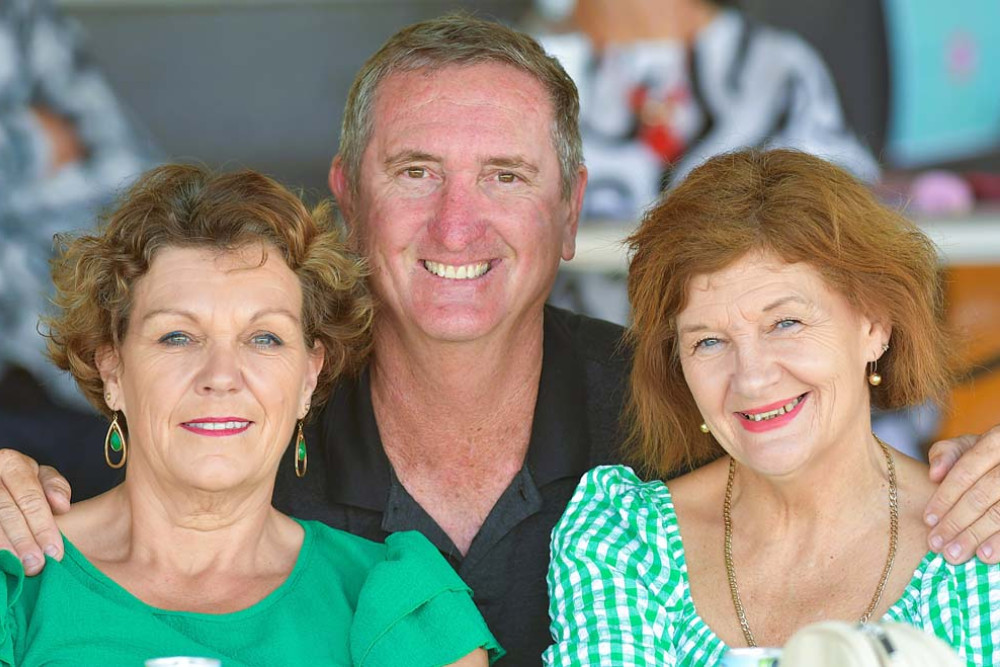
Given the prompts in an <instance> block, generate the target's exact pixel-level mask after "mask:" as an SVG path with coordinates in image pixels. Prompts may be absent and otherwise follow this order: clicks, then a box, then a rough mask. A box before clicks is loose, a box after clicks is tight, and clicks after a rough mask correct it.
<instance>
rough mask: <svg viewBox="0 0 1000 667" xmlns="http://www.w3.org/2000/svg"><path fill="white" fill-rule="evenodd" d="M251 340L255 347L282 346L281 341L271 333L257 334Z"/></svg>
mask: <svg viewBox="0 0 1000 667" xmlns="http://www.w3.org/2000/svg"><path fill="white" fill-rule="evenodd" d="M251 340H252V341H253V344H254V345H256V346H257V347H278V346H279V345H282V342H281V339H280V338H278V337H277V336H275V335H274V334H272V333H262V334H257V335H256V336H254V337H253V338H252V339H251Z"/></svg>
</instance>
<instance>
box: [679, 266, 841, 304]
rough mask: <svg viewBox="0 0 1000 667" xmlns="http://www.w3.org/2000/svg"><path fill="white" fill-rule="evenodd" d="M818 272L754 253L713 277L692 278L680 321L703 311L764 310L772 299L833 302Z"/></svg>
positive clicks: (832, 295) (708, 274)
mask: <svg viewBox="0 0 1000 667" xmlns="http://www.w3.org/2000/svg"><path fill="white" fill-rule="evenodd" d="M836 296H837V295H836V294H835V293H834V292H833V291H832V290H831V289H830V288H829V287H828V286H827V284H826V281H825V280H824V279H823V277H822V275H821V274H820V273H819V271H817V270H816V268H814V267H813V266H811V265H809V264H805V263H802V262H798V263H795V264H789V263H787V262H785V261H783V260H782V259H780V258H779V257H776V256H774V255H771V254H763V253H753V254H751V255H747V256H744V257H743V258H741V259H739V260H737V261H736V262H734V263H732V264H730V265H729V266H727V267H725V268H722V269H720V270H718V271H714V272H712V273H700V274H697V275H695V276H693V277H692V278H691V281H690V283H689V284H688V289H687V299H686V305H685V308H684V309H683V310H682V311H681V313H680V314H679V315H678V319H679V320H684V319H686V318H687V317H690V316H694V315H696V314H698V313H699V312H700V311H702V310H703V309H706V308H713V307H728V306H751V307H752V306H754V305H757V306H760V307H766V306H767V305H768V304H769V303H770V302H772V301H774V300H775V299H781V298H784V297H797V298H798V299H800V300H802V301H806V302H817V301H826V300H828V299H830V298H836Z"/></svg>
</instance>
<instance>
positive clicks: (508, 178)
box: [497, 171, 517, 183]
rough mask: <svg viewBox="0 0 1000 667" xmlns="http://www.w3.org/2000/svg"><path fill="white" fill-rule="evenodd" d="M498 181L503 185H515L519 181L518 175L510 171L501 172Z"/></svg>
mask: <svg viewBox="0 0 1000 667" xmlns="http://www.w3.org/2000/svg"><path fill="white" fill-rule="evenodd" d="M497 180H498V181H500V182H501V183H514V182H516V181H517V174H514V173H511V172H509V171H501V172H500V173H499V174H497Z"/></svg>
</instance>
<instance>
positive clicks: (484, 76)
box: [370, 63, 554, 154]
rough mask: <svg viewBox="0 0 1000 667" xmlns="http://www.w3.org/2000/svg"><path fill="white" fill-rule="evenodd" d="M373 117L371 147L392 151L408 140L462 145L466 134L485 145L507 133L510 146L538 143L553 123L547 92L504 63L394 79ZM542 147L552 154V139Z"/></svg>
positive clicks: (378, 99) (422, 72)
mask: <svg viewBox="0 0 1000 667" xmlns="http://www.w3.org/2000/svg"><path fill="white" fill-rule="evenodd" d="M373 114H374V119H373V130H372V137H371V142H370V144H378V145H379V146H380V147H383V148H384V147H386V146H387V145H388V147H389V148H390V149H391V148H394V147H395V146H394V144H397V143H406V142H407V141H410V142H420V141H431V142H433V141H442V140H444V139H446V138H452V139H463V140H464V139H468V138H469V137H466V136H464V135H463V133H464V132H466V131H470V132H471V131H475V130H478V131H477V132H475V134H476V136H479V137H481V138H483V139H484V140H485V139H488V138H490V137H492V136H494V135H501V134H503V133H506V134H507V135H508V137H509V141H511V142H516V141H517V139H518V137H519V136H521V135H531V136H532V137H533V139H534V140H535V141H537V139H538V137H539V135H541V134H542V133H544V134H546V135H548V134H550V133H551V128H552V124H553V111H552V104H551V102H550V100H549V95H548V93H547V91H546V90H545V87H544V86H543V85H542V84H541V83H540V82H539V81H538V80H537V79H535V78H534V77H533V76H531V75H530V74H528V73H526V72H524V71H522V70H519V69H517V68H515V67H513V66H510V65H505V64H502V63H479V64H475V65H462V66H459V65H454V66H448V67H444V68H441V69H435V70H426V69H422V70H415V71H412V72H401V73H398V74H392V75H390V76H388V77H387V78H386V79H385V80H384V81H382V83H381V84H380V85H379V87H378V92H377V94H376V97H375V105H374V109H373ZM512 133H513V134H514V136H510V135H511V134H512ZM543 146H544V147H547V148H550V149H552V142H551V139H550V140H548V141H546V142H545V143H544V144H543ZM552 152H553V154H554V149H553V150H552Z"/></svg>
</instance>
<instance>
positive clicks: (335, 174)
mask: <svg viewBox="0 0 1000 667" xmlns="http://www.w3.org/2000/svg"><path fill="white" fill-rule="evenodd" d="M328 180H329V183H330V192H332V193H333V196H334V197H335V198H336V200H337V206H339V207H340V210H341V212H342V213H343V214H344V219H345V220H347V222H348V223H350V221H351V220H352V219H353V217H354V216H353V214H352V210H351V209H352V207H353V203H354V202H353V198H352V197H351V188H350V184H349V183H348V180H347V171H346V170H345V169H344V161H343V159H341V157H340V155H339V154H338V155H336V156H334V158H333V162H331V163H330V174H329V177H328Z"/></svg>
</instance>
